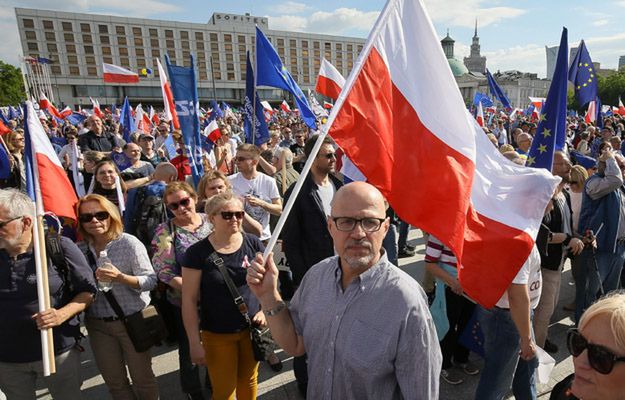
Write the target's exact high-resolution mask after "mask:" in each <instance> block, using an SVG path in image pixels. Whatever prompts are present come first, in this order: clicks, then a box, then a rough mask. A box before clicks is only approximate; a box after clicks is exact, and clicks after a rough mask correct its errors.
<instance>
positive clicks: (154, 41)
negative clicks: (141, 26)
mask: <svg viewBox="0 0 625 400" xmlns="http://www.w3.org/2000/svg"><path fill="white" fill-rule="evenodd" d="M150 46H152V47H154V48H158V47H159V44H158V39H150Z"/></svg>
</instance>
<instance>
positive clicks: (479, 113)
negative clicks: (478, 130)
mask: <svg viewBox="0 0 625 400" xmlns="http://www.w3.org/2000/svg"><path fill="white" fill-rule="evenodd" d="M475 120H476V121H477V124H478V125H479V126H481V127H482V128H483V127H484V110H482V103H481V102H479V103H477V115H476V116H475Z"/></svg>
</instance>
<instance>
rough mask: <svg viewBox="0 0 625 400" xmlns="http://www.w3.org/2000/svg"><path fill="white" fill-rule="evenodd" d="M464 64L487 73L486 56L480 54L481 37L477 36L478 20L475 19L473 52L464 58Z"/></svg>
mask: <svg viewBox="0 0 625 400" xmlns="http://www.w3.org/2000/svg"><path fill="white" fill-rule="evenodd" d="M464 65H465V66H466V67H467V69H468V70H469V71H471V72H477V73H480V74H485V73H486V57H482V56H481V55H480V37H479V36H477V20H475V33H474V34H473V39H472V42H471V53H470V54H469V57H465V58H464Z"/></svg>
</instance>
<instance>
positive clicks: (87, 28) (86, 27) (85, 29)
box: [80, 24, 91, 33]
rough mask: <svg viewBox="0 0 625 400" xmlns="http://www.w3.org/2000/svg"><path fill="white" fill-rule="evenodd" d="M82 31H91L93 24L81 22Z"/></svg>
mask: <svg viewBox="0 0 625 400" xmlns="http://www.w3.org/2000/svg"><path fill="white" fill-rule="evenodd" d="M80 31H81V32H83V33H89V32H91V26H89V24H80Z"/></svg>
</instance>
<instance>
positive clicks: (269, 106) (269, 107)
mask: <svg viewBox="0 0 625 400" xmlns="http://www.w3.org/2000/svg"><path fill="white" fill-rule="evenodd" d="M260 104H262V106H263V108H264V109H265V110H267V111H269V112H271V113H273V108H272V107H271V104H269V102H268V101H261V102H260Z"/></svg>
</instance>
